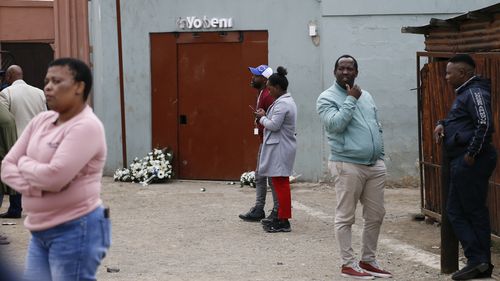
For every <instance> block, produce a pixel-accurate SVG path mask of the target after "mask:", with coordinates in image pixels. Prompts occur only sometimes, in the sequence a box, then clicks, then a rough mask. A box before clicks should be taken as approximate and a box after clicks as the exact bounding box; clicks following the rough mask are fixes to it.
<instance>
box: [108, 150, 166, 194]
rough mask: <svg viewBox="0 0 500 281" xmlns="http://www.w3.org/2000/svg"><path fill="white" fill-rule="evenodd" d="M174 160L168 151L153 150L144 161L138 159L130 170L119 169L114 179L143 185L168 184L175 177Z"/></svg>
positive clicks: (131, 165)
mask: <svg viewBox="0 0 500 281" xmlns="http://www.w3.org/2000/svg"><path fill="white" fill-rule="evenodd" d="M172 159H173V154H172V152H170V151H168V150H167V149H153V151H152V152H149V153H148V155H146V156H144V157H143V158H142V159H139V158H137V157H136V158H135V159H134V161H133V162H132V163H130V165H129V167H128V168H122V169H117V170H116V171H115V174H114V176H113V178H114V180H115V181H124V182H138V183H139V182H140V183H142V184H143V185H148V184H150V183H160V182H166V181H167V180H168V179H171V178H172V176H173V171H172Z"/></svg>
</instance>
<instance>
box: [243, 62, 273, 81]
mask: <svg viewBox="0 0 500 281" xmlns="http://www.w3.org/2000/svg"><path fill="white" fill-rule="evenodd" d="M248 69H249V70H250V72H252V74H253V75H261V76H264V77H266V78H269V77H270V76H271V75H272V74H273V69H272V68H270V67H269V66H267V65H265V64H262V65H259V66H257V67H248Z"/></svg>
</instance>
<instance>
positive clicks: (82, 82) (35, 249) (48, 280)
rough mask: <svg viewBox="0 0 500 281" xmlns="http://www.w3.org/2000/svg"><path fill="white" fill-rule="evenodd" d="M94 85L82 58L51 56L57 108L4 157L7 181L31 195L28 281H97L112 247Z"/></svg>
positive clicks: (50, 99) (48, 80) (49, 89)
mask: <svg viewBox="0 0 500 281" xmlns="http://www.w3.org/2000/svg"><path fill="white" fill-rule="evenodd" d="M91 87H92V73H91V71H90V69H89V67H88V66H87V65H86V64H85V63H83V62H82V61H79V60H76V59H72V58H62V59H57V60H55V61H53V62H51V63H50V64H49V68H48V71H47V75H46V77H45V87H44V92H45V96H46V98H47V105H48V107H49V108H50V109H51V110H49V111H47V112H43V113H40V114H39V115H37V116H36V117H35V118H33V119H32V120H31V122H30V123H29V124H28V126H27V127H26V129H25V130H24V132H23V134H22V135H21V136H20V137H19V139H18V141H17V142H16V143H15V145H14V146H13V147H12V149H11V150H10V152H9V153H8V154H7V155H6V156H5V158H4V160H3V161H2V168H1V178H2V181H3V182H5V183H6V184H7V185H9V186H11V187H12V188H13V189H15V190H16V191H18V192H20V193H21V194H22V195H23V208H24V210H25V212H26V214H27V217H26V220H25V221H24V225H25V226H26V228H27V229H28V230H30V232H31V234H32V237H31V240H30V243H29V246H28V254H27V257H26V267H25V273H24V275H25V279H26V280H38V281H56V280H64V281H71V280H96V277H95V274H96V271H97V268H98V266H99V265H100V263H101V260H102V259H103V258H104V256H105V254H106V251H107V250H108V248H109V246H110V241H111V239H110V232H111V225H110V221H109V212H108V211H107V210H106V209H105V208H104V207H103V206H102V201H101V198H100V191H101V177H102V169H103V167H104V162H105V160H106V140H105V135H104V128H103V125H102V123H101V121H100V120H99V119H98V118H97V116H96V115H95V114H94V113H93V111H92V109H91V108H90V107H89V106H88V105H87V103H86V100H87V97H88V95H89V92H90V89H91Z"/></svg>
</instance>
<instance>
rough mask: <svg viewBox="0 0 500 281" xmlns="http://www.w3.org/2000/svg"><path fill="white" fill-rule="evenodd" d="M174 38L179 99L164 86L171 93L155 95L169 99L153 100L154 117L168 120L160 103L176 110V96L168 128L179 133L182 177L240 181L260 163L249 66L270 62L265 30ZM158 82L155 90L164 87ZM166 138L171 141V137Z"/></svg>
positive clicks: (177, 153)
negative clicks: (242, 175) (173, 125)
mask: <svg viewBox="0 0 500 281" xmlns="http://www.w3.org/2000/svg"><path fill="white" fill-rule="evenodd" d="M153 41H158V40H152V44H153ZM159 41H161V40H159ZM164 41H165V42H166V41H167V40H164ZM175 41H176V42H175V44H176V46H177V47H176V49H175V56H176V58H177V61H176V64H175V65H176V69H175V72H176V73H177V75H176V76H177V79H176V85H170V86H171V89H176V99H173V93H172V92H173V90H169V89H167V88H168V87H163V89H164V91H167V92H170V94H166V95H162V94H159V95H158V94H157V95H156V96H157V97H156V99H157V100H161V99H162V97H163V99H165V98H166V99H168V100H169V101H170V102H168V101H167V102H166V101H163V102H158V103H156V102H155V100H154V99H153V119H155V116H158V117H159V118H160V119H162V118H163V119H165V117H164V115H165V114H166V113H165V112H164V111H162V109H161V108H159V106H161V104H164V105H165V106H167V107H170V108H172V101H174V100H175V105H176V107H177V109H176V111H177V120H176V121H177V128H176V130H170V129H168V131H169V132H170V133H176V135H177V143H176V144H170V145H169V146H171V147H172V146H174V147H176V151H174V154H175V159H176V163H174V164H175V165H174V166H176V167H177V171H176V173H177V175H178V177H179V178H182V179H213V180H235V179H238V178H239V176H240V175H241V173H242V172H244V171H249V170H253V169H255V165H256V154H257V149H258V143H259V141H258V138H257V137H256V136H254V135H253V125H252V124H253V115H252V112H251V110H250V108H249V107H248V105H252V106H253V105H254V103H255V98H256V94H257V92H256V90H255V89H252V88H251V87H250V86H249V82H250V76H251V75H250V73H249V71H248V68H247V67H248V66H251V65H259V64H263V63H267V32H244V33H243V32H227V33H219V32H208V33H182V34H178V35H177V36H176V39H175ZM155 49H156V48H154V47H153V46H152V51H154V50H155ZM168 49H170V48H168ZM164 50H165V49H164ZM153 57H157V56H153V55H152V59H153ZM165 62H166V61H165ZM152 64H153V67H152V69H155V68H156V67H154V64H155V62H154V61H153V60H152ZM171 68H172V67H171V66H170V67H166V68H165V70H168V69H170V71H172V69H171ZM164 75H166V76H168V77H171V75H170V74H164ZM152 76H153V77H155V76H157V75H156V74H153V75H152ZM168 80H169V81H172V79H168ZM161 83H165V82H162V81H161V79H156V84H161ZM154 84H155V83H153V91H155V89H156V90H157V89H159V88H162V87H161V86H158V87H156V86H155V85H154ZM153 95H155V94H154V92H153ZM169 96H170V98H169ZM169 103H170V104H169ZM162 116H163V117H162ZM167 119H168V118H167ZM170 119H171V118H170ZM153 122H154V121H153ZM166 123H168V124H172V122H171V120H170V121H168V120H166ZM166 123H165V124H166ZM156 127H158V126H156ZM158 129H159V128H158ZM158 129H155V126H153V142H154V143H153V144H155V142H157V143H162V142H163V141H162V140H161V139H162V137H159V135H161V133H159V134H157V133H156V132H155V130H158ZM172 129H173V128H172ZM155 135H157V136H155ZM167 138H168V139H169V140H170V141H172V136H170V137H167Z"/></svg>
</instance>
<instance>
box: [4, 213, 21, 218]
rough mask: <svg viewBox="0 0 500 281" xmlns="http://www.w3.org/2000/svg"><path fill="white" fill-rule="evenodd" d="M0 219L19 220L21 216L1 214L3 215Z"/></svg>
mask: <svg viewBox="0 0 500 281" xmlns="http://www.w3.org/2000/svg"><path fill="white" fill-rule="evenodd" d="M0 218H2V219H20V218H21V214H12V213H9V212H7V213H3V214H0Z"/></svg>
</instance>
